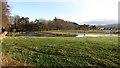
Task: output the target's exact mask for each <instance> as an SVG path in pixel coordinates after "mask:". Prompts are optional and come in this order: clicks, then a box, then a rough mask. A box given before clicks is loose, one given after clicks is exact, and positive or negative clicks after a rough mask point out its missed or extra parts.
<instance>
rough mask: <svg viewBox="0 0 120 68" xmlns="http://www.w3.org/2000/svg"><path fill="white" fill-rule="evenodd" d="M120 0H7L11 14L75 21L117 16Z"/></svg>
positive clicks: (115, 17)
mask: <svg viewBox="0 0 120 68" xmlns="http://www.w3.org/2000/svg"><path fill="white" fill-rule="evenodd" d="M118 1H120V0H29V1H28V0H8V2H9V5H10V6H11V10H10V11H11V15H20V16H25V17H29V18H30V19H31V20H34V19H36V18H37V19H38V18H44V19H51V20H52V19H53V18H54V17H55V16H56V17H58V18H62V19H65V20H70V21H74V22H77V23H80V22H85V21H91V20H97V19H112V20H117V18H118Z"/></svg>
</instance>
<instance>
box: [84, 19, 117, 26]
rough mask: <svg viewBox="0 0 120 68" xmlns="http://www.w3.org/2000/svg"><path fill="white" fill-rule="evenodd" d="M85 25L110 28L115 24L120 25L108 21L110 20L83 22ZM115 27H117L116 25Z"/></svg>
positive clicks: (114, 21) (113, 21) (115, 21)
mask: <svg viewBox="0 0 120 68" xmlns="http://www.w3.org/2000/svg"><path fill="white" fill-rule="evenodd" d="M83 23H85V24H89V25H108V26H111V25H112V26H113V25H114V24H118V21H117V20H108V19H97V20H91V21H87V22H83ZM114 26H115V25H114Z"/></svg>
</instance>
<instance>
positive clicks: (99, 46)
mask: <svg viewBox="0 0 120 68" xmlns="http://www.w3.org/2000/svg"><path fill="white" fill-rule="evenodd" d="M119 49H120V48H119V47H118V38H117V37H96V38H92V37H89V38H88V37H83V38H75V37H15V38H13V37H8V38H6V39H4V42H3V53H4V54H9V55H10V56H12V58H13V59H14V60H16V61H19V62H21V64H23V65H37V66H118V65H120V62H119V61H120V54H119V51H118V50H119ZM3 60H4V59H3Z"/></svg>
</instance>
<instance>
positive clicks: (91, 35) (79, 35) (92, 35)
mask: <svg viewBox="0 0 120 68" xmlns="http://www.w3.org/2000/svg"><path fill="white" fill-rule="evenodd" d="M99 36H118V35H117V34H78V35H77V36H76V37H99Z"/></svg>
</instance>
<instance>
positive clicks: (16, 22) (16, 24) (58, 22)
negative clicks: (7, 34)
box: [8, 15, 96, 32]
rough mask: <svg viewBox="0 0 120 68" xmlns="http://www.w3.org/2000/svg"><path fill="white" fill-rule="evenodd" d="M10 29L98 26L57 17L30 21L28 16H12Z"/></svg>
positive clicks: (22, 30)
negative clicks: (80, 23)
mask: <svg viewBox="0 0 120 68" xmlns="http://www.w3.org/2000/svg"><path fill="white" fill-rule="evenodd" d="M10 23H11V24H10V25H9V29H8V30H9V31H12V30H13V29H16V31H18V32H26V31H48V30H83V29H96V26H89V25H85V24H84V25H79V24H77V23H76V22H71V21H65V20H64V19H60V18H57V17H55V18H54V19H53V20H45V19H36V20H35V21H29V18H28V17H20V16H18V15H17V16H11V17H10Z"/></svg>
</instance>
